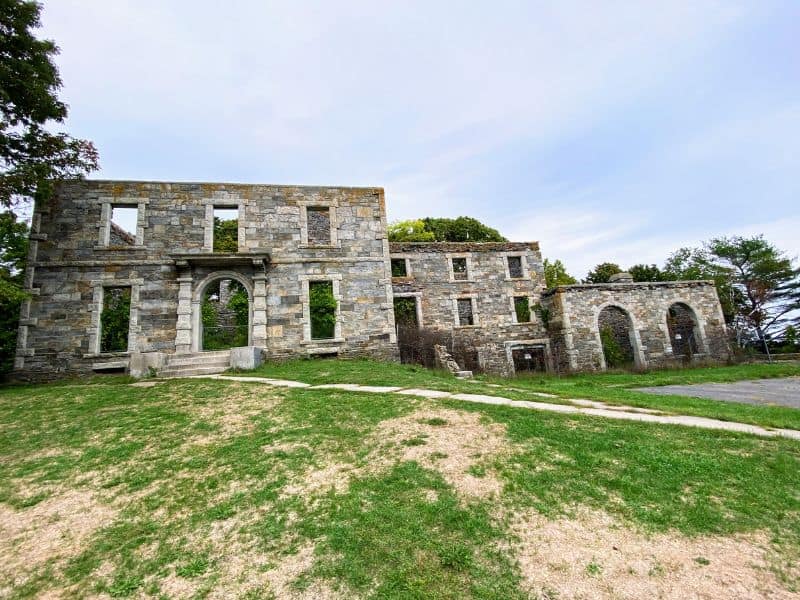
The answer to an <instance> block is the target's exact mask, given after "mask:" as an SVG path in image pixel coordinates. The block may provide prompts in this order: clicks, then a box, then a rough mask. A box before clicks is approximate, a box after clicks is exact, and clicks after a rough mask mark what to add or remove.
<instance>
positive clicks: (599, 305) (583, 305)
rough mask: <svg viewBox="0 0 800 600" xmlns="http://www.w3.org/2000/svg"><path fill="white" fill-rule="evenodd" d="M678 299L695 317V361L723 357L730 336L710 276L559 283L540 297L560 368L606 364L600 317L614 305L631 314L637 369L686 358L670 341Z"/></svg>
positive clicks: (589, 368)
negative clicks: (672, 311) (670, 316)
mask: <svg viewBox="0 0 800 600" xmlns="http://www.w3.org/2000/svg"><path fill="white" fill-rule="evenodd" d="M676 303H680V304H682V305H685V306H687V307H689V308H690V309H691V311H692V313H693V314H694V316H695V325H696V326H695V330H694V332H693V333H694V334H695V338H696V344H697V350H698V352H697V354H695V355H694V356H693V357H692V358H693V359H695V360H701V359H708V360H725V359H726V358H727V357H728V346H727V336H726V329H725V321H724V318H723V315H722V307H721V306H720V303H719V298H718V297H717V292H716V288H715V287H714V284H713V282H710V281H677V282H657V283H608V284H596V285H569V286H559V287H557V288H554V289H551V290H548V291H547V292H545V293H544V294H543V296H542V304H543V306H544V307H545V308H546V309H547V311H548V312H549V332H550V337H551V340H552V345H553V355H554V359H555V361H556V363H557V364H558V366H559V368H561V369H564V370H571V371H597V370H603V369H605V368H606V361H605V357H604V356H603V350H602V344H601V341H600V331H599V327H598V319H599V316H600V313H601V311H602V310H603V308H605V307H607V306H616V307H619V308H620V309H622V310H623V311H625V313H627V315H629V316H630V319H631V323H632V328H631V331H630V342H631V345H632V347H633V354H634V362H635V365H636V366H637V367H639V368H645V367H659V366H667V365H670V364H675V363H676V362H679V361H682V360H684V358H685V357H684V356H683V355H682V354H681V353H676V352H675V350H674V349H673V347H672V344H671V342H670V331H669V325H668V311H669V308H670V307H671V306H673V305H674V304H676Z"/></svg>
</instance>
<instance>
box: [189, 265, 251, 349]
mask: <svg viewBox="0 0 800 600" xmlns="http://www.w3.org/2000/svg"><path fill="white" fill-rule="evenodd" d="M226 282H227V283H226ZM225 288H227V289H228V291H229V292H230V291H231V288H235V289H240V290H243V291H244V292H245V293H246V295H247V313H246V315H247V325H246V330H245V331H237V330H236V329H237V327H238V326H237V325H236V319H237V315H236V312H237V310H235V309H230V310H228V302H229V300H228V299H226V298H224V297H223V295H224V294H225V292H224V291H223V290H224V289H225ZM233 293H236V292H233ZM212 294H217V298H216V300H215V302H216V303H217V304H220V303H221V302H222V303H224V310H225V311H226V313H225V319H231V320H232V321H233V324H232V325H229V324H227V323H226V324H223V325H220V324H216V325H214V327H215V328H216V329H218V330H219V332H221V333H222V334H224V333H225V332H226V328H228V327H232V328H233V331H232V335H230V336H228V337H229V340H228V339H227V338H226V337H225V336H224V335H217V342H216V343H214V344H213V346H214V347H212V348H206V345H211V344H209V340H210V338H209V336H208V335H204V334H207V333H208V332H206V331H204V314H203V313H204V304H205V307H206V313H207V314H206V319H205V320H208V308H209V307H210V306H211V305H210V303H209V296H210V295H212ZM229 295H231V294H229ZM221 313H222V311H219V310H218V312H217V314H216V316H217V318H219V317H220V316H221ZM252 339H253V284H252V281H251V280H250V278H249V277H246V276H244V275H242V274H241V273H238V272H236V271H216V272H213V273H210V274H209V275H207V276H206V277H205V278H204V279H203V280H202V281H200V282H199V283H198V284H197V286H196V287H195V289H194V293H193V294H192V351H193V352H202V351H204V350H214V349H226V348H230V347H236V346H250V345H252ZM226 341H228V342H229V343H227V344H226ZM204 342H205V343H204Z"/></svg>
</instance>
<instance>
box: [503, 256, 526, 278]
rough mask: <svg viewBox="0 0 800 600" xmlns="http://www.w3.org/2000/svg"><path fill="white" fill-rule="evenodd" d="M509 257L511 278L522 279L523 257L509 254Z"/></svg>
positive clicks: (509, 274)
mask: <svg viewBox="0 0 800 600" xmlns="http://www.w3.org/2000/svg"><path fill="white" fill-rule="evenodd" d="M507 258H508V276H509V277H511V279H522V277H523V273H522V257H521V256H509V257H507Z"/></svg>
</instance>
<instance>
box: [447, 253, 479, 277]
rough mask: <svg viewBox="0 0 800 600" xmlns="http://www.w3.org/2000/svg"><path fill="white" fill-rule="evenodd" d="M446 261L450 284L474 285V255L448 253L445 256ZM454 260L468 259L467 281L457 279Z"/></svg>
mask: <svg viewBox="0 0 800 600" xmlns="http://www.w3.org/2000/svg"><path fill="white" fill-rule="evenodd" d="M444 257H445V259H446V260H447V272H448V275H449V276H450V283H474V282H475V280H474V279H473V278H472V275H473V273H474V270H473V264H472V254H471V253H469V252H448V253H446V254H445V255H444ZM454 258H466V259H467V278H466V279H456V277H455V275H456V274H455V271H453V259H454Z"/></svg>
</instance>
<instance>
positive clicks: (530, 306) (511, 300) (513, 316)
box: [508, 294, 536, 325]
mask: <svg viewBox="0 0 800 600" xmlns="http://www.w3.org/2000/svg"><path fill="white" fill-rule="evenodd" d="M517 298H527V299H528V310H529V311H530V314H531V320H530V321H517V306H516V304H515V302H514V301H515V300H516V299H517ZM531 300H532V298H531V297H530V296H529V295H528V294H511V295H510V296H509V297H508V302H509V304H510V305H511V319H512V321H513V322H514V325H530V324H531V323H533V322H534V321H535V320H536V314H535V311H534V310H533V303H531Z"/></svg>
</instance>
